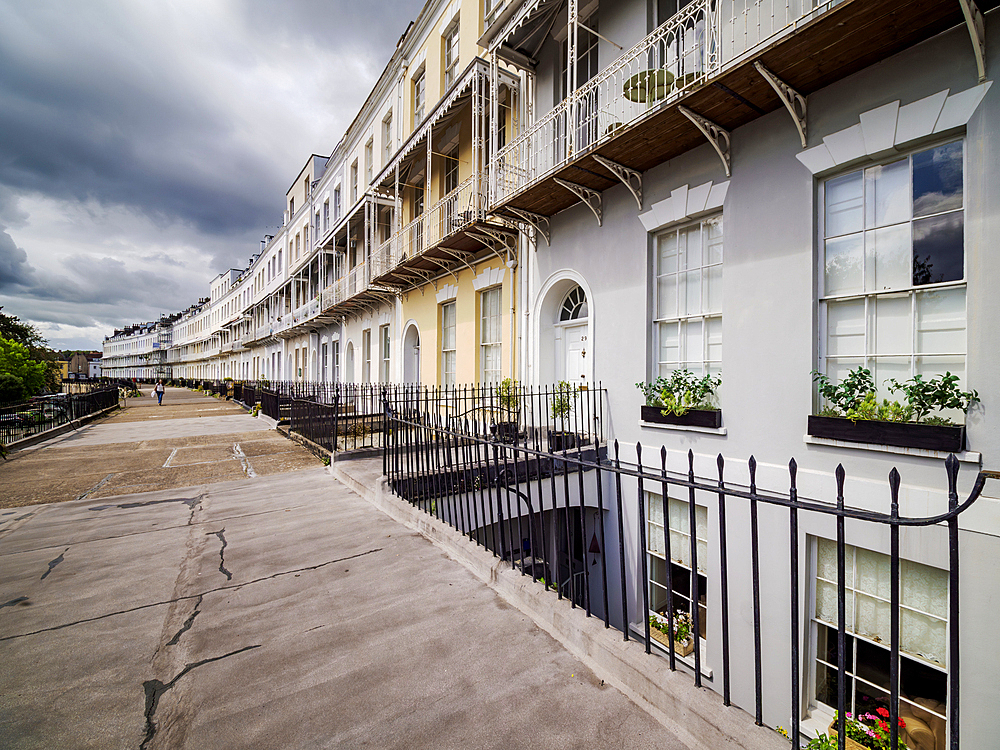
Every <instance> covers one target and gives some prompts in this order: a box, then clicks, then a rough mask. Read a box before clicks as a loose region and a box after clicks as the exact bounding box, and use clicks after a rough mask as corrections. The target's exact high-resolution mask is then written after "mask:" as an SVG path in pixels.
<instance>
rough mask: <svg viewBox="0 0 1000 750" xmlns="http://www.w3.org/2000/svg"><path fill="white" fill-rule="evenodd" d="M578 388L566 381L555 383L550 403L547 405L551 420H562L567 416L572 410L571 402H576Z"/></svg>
mask: <svg viewBox="0 0 1000 750" xmlns="http://www.w3.org/2000/svg"><path fill="white" fill-rule="evenodd" d="M578 391H579V388H577V386H575V385H573V384H572V383H570V382H568V381H566V380H560V381H559V382H558V383H556V387H555V390H554V391H553V392H552V402H551V403H550V404H549V411H550V412H552V418H553V419H559V420H563V419H565V418H566V417H568V416H569V413H570V412H571V411H572V410H573V402H574V401H576V397H577V392H578Z"/></svg>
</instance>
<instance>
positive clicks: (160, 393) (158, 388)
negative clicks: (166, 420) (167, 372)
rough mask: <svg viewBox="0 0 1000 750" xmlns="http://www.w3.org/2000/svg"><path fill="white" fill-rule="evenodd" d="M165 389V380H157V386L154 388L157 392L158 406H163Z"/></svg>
mask: <svg viewBox="0 0 1000 750" xmlns="http://www.w3.org/2000/svg"><path fill="white" fill-rule="evenodd" d="M165 390H166V389H165V388H164V387H163V381H162V380H157V381H156V386H155V387H154V388H153V391H154V392H155V393H156V405H157V406H163V391H165Z"/></svg>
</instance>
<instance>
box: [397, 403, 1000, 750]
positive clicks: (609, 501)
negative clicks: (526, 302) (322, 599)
mask: <svg viewBox="0 0 1000 750" xmlns="http://www.w3.org/2000/svg"><path fill="white" fill-rule="evenodd" d="M385 426H386V427H385V428H386V435H387V436H388V438H387V441H386V444H385V448H384V450H383V470H384V473H385V474H386V476H387V478H388V481H389V486H390V488H391V489H392V491H393V492H394V493H395V494H396V495H398V496H399V497H400V498H402V499H403V500H405V501H407V502H409V503H411V504H413V505H414V506H416V507H418V508H421V509H422V510H424V511H425V512H427V513H429V514H431V515H433V516H435V517H436V518H438V519H439V520H441V521H443V522H445V523H448V524H449V525H451V526H452V527H453V528H455V529H457V530H459V531H460V532H462V533H463V534H465V535H467V536H468V537H469V539H470V540H472V541H474V542H476V543H478V544H480V545H481V546H484V547H485V548H486V549H489V550H490V551H492V552H493V553H494V555H496V556H498V557H500V558H501V559H503V560H506V561H508V562H509V563H510V564H511V565H512V566H513V567H514V569H515V570H519V571H520V572H521V574H522V575H525V576H528V575H530V576H531V577H532V578H533V579H534V580H536V581H538V582H540V583H542V584H543V585H544V587H545V588H546V589H547V590H548V589H550V588H552V589H554V590H555V591H556V593H557V594H558V596H559V597H560V598H563V597H565V598H567V599H568V600H569V602H570V605H571V606H572V607H577V606H579V607H582V608H584V609H585V611H586V614H587V616H588V617H589V616H591V615H596V616H598V617H600V618H601V619H603V620H604V626H605V627H606V628H610V627H617V628H618V629H620V630H621V632H622V635H623V638H624V640H626V641H628V640H629V639H630V638H632V637H635V635H636V634H639V636H638V637H639V639H640V640H641V642H642V643H643V645H644V647H645V651H646V653H651V652H652V648H651V646H652V644H653V640H651V632H650V613H651V612H652V611H653V607H652V606H651V601H650V585H649V584H648V581H649V580H650V578H649V569H648V567H647V565H648V562H647V555H648V553H649V551H650V550H649V549H648V547H650V546H651V547H652V548H653V550H654V551H656V552H657V554H659V555H662V556H663V559H664V560H666V561H674V560H676V559H679V558H686V559H687V568H688V570H689V571H698V570H699V556H701V557H702V558H704V557H706V556H708V557H710V558H711V559H712V560H715V559H716V558H717V560H718V565H719V567H718V573H719V576H718V587H719V588H718V592H719V594H718V597H717V598H714V597H713V599H712V600H708V601H709V602H710V603H708V604H706V603H705V602H706V599H705V592H704V591H700V590H699V587H700V585H701V584H700V582H699V580H698V579H699V576H698V575H690V576H689V577H687V578H686V583H685V582H680V583H679V584H678V586H679V587H680V588H682V589H684V590H685V592H686V593H685V598H686V599H687V601H688V603H689V604H688V605H687V607H686V608H687V609H689V610H690V611H689V613H687V614H688V616H689V617H690V620H691V624H690V634H691V636H690V637H691V639H692V641H693V648H692V650H691V657H690V659H688V660H687V661H686V662H685V663H686V665H688V667H689V670H690V671H691V673H692V674H693V679H694V682H695V685H697V686H699V687H700V686H701V685H702V674H703V667H702V655H701V649H700V646H701V641H702V640H703V639H704V637H705V635H704V634H705V628H704V622H703V621H702V617H705V616H707V617H715V616H718V618H719V620H718V622H719V624H720V630H719V632H720V633H721V649H720V650H721V667H722V670H721V680H720V679H719V678H718V677H716V679H715V680H714V682H713V684H712V688H713V689H714V690H717V691H721V694H722V696H721V697H722V701H723V703H724V704H725V705H727V706H729V705H733V703H734V701H733V699H732V694H731V674H732V672H733V671H734V669H736V670H738V671H740V672H743V671H746V672H747V673H752V674H753V675H754V684H753V690H752V695H753V698H752V705H751V704H750V703H749V701H747V702H746V705H745V706H743V707H744V708H745V709H746V710H748V711H753V712H754V716H755V719H756V723H757V724H763V703H764V691H765V690H772V691H773V690H781V691H782V692H783V691H785V690H788V691H789V692H788V696H789V703H790V710H789V714H788V715H789V716H790V717H791V725H790V732H789V735H790V737H791V739H792V747H796V748H797V747H799V746H800V745H799V733H800V728H801V709H802V705H803V694H802V690H803V687H804V683H803V680H802V670H803V659H802V652H801V649H802V647H803V644H805V643H808V642H809V638H808V636H807V634H806V633H805V632H804V630H803V622H804V620H803V617H802V614H803V612H804V611H805V609H804V606H808V603H809V601H810V600H809V597H808V591H809V587H808V584H807V583H806V585H803V583H805V582H803V581H801V580H800V570H802V569H803V568H802V567H801V565H802V563H803V562H804V561H805V553H804V551H803V550H802V544H803V540H805V539H807V538H808V537H806V536H805V535H804V534H803V533H802V529H804V528H816V527H817V519H827V520H826V525H827V526H828V527H829V528H830V529H832V530H834V534H833V535H834V536H835V547H836V567H837V571H838V574H837V576H836V578H837V580H836V583H835V586H836V589H837V616H836V620H837V623H836V662H837V664H836V668H835V670H836V674H837V685H836V690H835V692H836V703H837V706H836V708H837V712H838V713H837V719H836V721H835V729H836V731H837V739H836V740H835V742H836V743H837V744H836V746H837V747H838V748H839V749H840V750H845V747H846V741H847V738H846V732H845V718H846V714H847V711H848V710H849V709H850V705H849V704H848V696H847V685H848V671H849V670H850V671H851V673H852V674H853V672H854V667H853V665H852V664H850V663H849V661H850V655H849V649H850V648H851V646H849V639H854V634H853V631H852V628H850V627H849V626H848V615H847V612H846V606H845V602H846V601H847V596H846V586H847V579H848V576H847V571H846V556H847V547H848V541H849V540H848V537H849V536H850V537H855V536H865V535H867V533H866V532H867V531H868V529H870V528H872V527H875V528H878V529H882V530H884V534H885V538H887V539H888V551H889V554H888V555H887V557H888V567H889V571H890V574H889V576H888V584H887V586H886V588H887V589H888V590H887V591H886V592H885V596H884V598H885V600H886V601H885V605H886V607H887V611H886V612H885V613H884V618H885V622H887V623H888V625H887V632H886V634H887V636H888V637H887V638H884V639H882V641H881V642H880V643H881V645H882V646H883V647H885V649H886V650H888V651H889V659H890V666H889V670H888V675H887V676H886V680H885V682H886V684H885V688H884V692H885V696H884V698H882V699H880V700H879V701H878V702H877V704H878V706H879V708H881V709H883V710H886V711H887V715H886V718H887V719H888V721H887V722H886V723H887V724H888V728H887V729H886V731H887V732H890V733H891V741H890V742H889V744H888V745H887V746H889V747H897V739H903V740H904V741H905V736H904V735H903V734H902V732H905V731H906V730H905V728H903V727H901V726H900V725H899V722H898V720H899V718H900V713H899V709H900V692H901V691H900V627H901V626H900V622H901V609H902V602H901V592H900V567H901V559H900V529H902V528H917V527H930V526H940V527H943V530H944V531H945V532H946V534H947V537H948V548H949V566H948V571H947V575H948V578H949V585H948V591H947V611H948V627H947V636H946V638H947V641H946V650H947V663H948V665H949V666H948V674H947V682H948V691H947V695H948V699H947V707H946V709H944V711H945V712H946V717H945V718H946V730H945V729H942V730H941V731H942V733H944V732H945V731H946V733H947V742H948V743H949V744H948V747H950V748H952V750H957V748H958V747H959V744H958V743H959V696H960V691H959V632H960V629H959V524H958V519H959V515H960V514H962V513H963V512H965V511H966V510H968V508H969V507H970V506H971V505H972V504H973V503H974V502H975V501H976V500H977V499H978V498H979V496H980V494H981V493H982V490H983V488H984V485H985V482H986V480H987V478H988V477H990V476H991V474H989V473H988V472H980V473H979V475H978V477H977V479H976V481H975V483H974V485H973V488H972V490H971V492H970V494H969V496H968V498H967V499H965V500H964V501H962V502H960V500H959V496H958V491H957V484H958V471H959V462H958V460H957V459H956V458H955V456H954V455H952V456H949V457H948V459H947V461H946V462H945V464H944V469H945V476H944V478H945V480H946V482H947V491H948V501H947V507H946V508H942V509H941V511H940V512H938V513H935V514H933V515H930V516H926V517H905V516H901V515H900V513H899V492H900V483H901V478H900V475H899V473H898V472H897V471H896V469H893V470H892V471H891V472H890V473H889V477H888V486H887V500H888V502H887V503H886V511H883V512H878V511H872V510H860V509H856V508H852V507H849V506H848V505H847V499H846V497H845V489H844V488H845V480H846V472H845V471H844V468H843V466H838V467H837V468H836V471H835V472H834V476H835V484H834V486H831V488H830V494H829V497H828V498H826V499H825V500H810V499H806V498H803V497H800V496H799V494H798V489H797V485H796V476H797V466H796V463H795V460H794V459H792V460H791V461H790V462H789V464H788V483H789V484H788V489H787V490H786V491H783V492H777V491H768V490H764V489H760V488H758V486H757V479H756V477H757V464H756V461H755V459H754V458H753V457H750V459H749V461H748V462H747V464H746V472H745V473H743V472H741V475H740V476H739V477H738V478H737V479H736V480H735V481H734V480H733V478H732V476H731V474H732V472H731V471H730V474H729V475H727V473H726V462H725V460H724V459H723V457H722V455H721V454H720V455H719V456H718V457H717V459H716V460H715V461H714V462H713V463H714V465H712V466H700V467H699V469H698V471H696V467H695V457H694V453H693V452H691V451H689V452H688V454H687V462H686V463H687V466H686V470H684V471H681V472H676V471H668V470H667V451H666V448H662V449H661V450H660V452H659V455H658V456H657V457H655V458H656V459H658V460H655V461H654V466H655V468H653V467H651V466H650V465H649V464H648V463H647V462H644V460H643V454H642V447H641V445H638V444H637V445H636V447H635V453H634V458H635V460H634V463H626V461H625V459H623V457H622V455H621V450H620V447H619V445H618V442H617V441H615V443H614V446H613V450H612V451H611V455H608V453H607V450H606V449H603V450H602V449H601V448H600V447H599V446H589V447H588V446H586V445H585V444H584V443H583V441H579V442H577V443H576V445H575V448H574V449H573V450H570V451H565V452H554V451H551V450H539V449H538V447H537V446H536V445H533V444H531V443H530V442H529V443H525V444H521V443H512V444H511V443H503V442H501V441H499V440H497V439H490V438H487V437H484V434H483V433H484V431H483V430H482V428H481V426H479V425H476V424H475V422H474V421H472V420H457V419H456V420H442V419H441V418H440V416H439V415H438V414H436V413H434V412H432V411H427V410H423V409H417V410H413V409H409V408H399V405H396V406H394V405H393V404H392V403H391V402H389V401H388V400H387V401H386V414H385ZM706 470H707V471H706ZM699 471H701V472H705V473H706V474H708V475H709V476H704V475H699V473H698V472H699ZM741 482H742V483H743V484H741ZM647 491H648V492H649V494H647ZM668 498H673V499H674V500H675V502H676V501H678V500H679V501H680V502H681V507H682V508H683V510H682V511H681V512H682V515H684V516H686V519H685V520H684V523H685V524H686V528H688V529H690V530H695V529H697V527H698V522H697V509H698V507H699V506H701V507H705V506H712V507H713V508H714V509H715V510H716V512H717V523H715V524H713V525H712V526H711V527H710V529H711V530H710V531H709V532H708V533H709V539H708V542H709V543H711V545H712V547H713V549H712V550H711V554H709V553H708V551H707V550H708V548H707V547H702V546H701V545H703V544H705V540H699V538H698V534H696V533H690V534H688V535H687V538H685V537H684V536H675V532H673V531H672V530H671V527H670V525H669V524H668V523H667V521H666V519H667V518H669V512H670V511H669V510H668ZM647 502H648V503H649V504H650V507H652V504H653V503H658V506H657V507H656V511H657V512H658V514H660V518H661V519H662V520H663V531H662V534H663V536H662V539H660V538H656V539H654V538H652V536H650V538H648V539H647V522H646V507H647ZM626 508H627V509H628V510H629V511H630V512H629V515H628V518H630V519H633V521H632V523H635V524H636V528H632V529H627V527H626V525H625V524H626V514H625V513H624V511H625V509H626ZM587 509H589V510H590V511H591V513H585V510H587ZM594 510H596V511H597V517H596V518H597V519H600V520H596V519H595V520H593V521H588V519H589V518H593V516H592V512H593V511H594ZM762 515H763V516H764V518H765V519H766V520H765V523H764V527H763V529H762V528H761V525H760V524H759V519H760V517H761V516H762ZM800 520H801V521H802V526H800ZM848 532H850V533H848ZM649 533H650V534H652V531H651V530H650V531H649ZM782 537H784V539H783V540H782V541H780V542H779V541H778V540H779V539H782ZM588 540H589V544H588ZM632 540H634V542H633V541H632ZM731 542H732V549H733V550H734V551H732V552H731V551H730V543H731ZM678 543H680V544H681V546H682V549H677V548H676V545H677V544H678ZM672 544H673V545H675V549H673V550H672V549H671V545H672ZM609 545H612V547H611V548H609ZM762 547H764V548H765V549H766V550H768V556H769V562H768V564H767V566H766V567H762V566H761V559H760V558H761V548H762ZM776 548H777V549H780V550H782V551H784V550H787V554H788V557H787V562H785V563H779V564H775V560H776V559H778V560H780V555H781V552H777V551H776ZM588 555H591V556H593V557H594V561H593V562H592V563H591V562H589V561H588V559H587V557H588ZM776 555H778V557H776ZM597 558H599V561H600V567H597V564H598V559H597ZM703 562H704V563H707V562H708V561H707V560H704V561H703ZM734 567H735V568H737V569H743V570H749V571H750V581H751V585H750V590H749V591H744V590H742V589H740V588H734V589H731V588H730V586H729V573H730V571H731V570H733V569H734ZM672 568H673V566H672V565H670V564H668V565H665V566H664V575H665V582H664V583H665V589H666V602H665V606H663V616H664V619H666V620H667V628H668V630H667V635H666V636H665V640H666V644H665V645H663V646H662V649H663V651H664V652H665V654H666V656H667V657H668V658H669V664H670V669H671V670H675V669H676V668H677V661H678V654H677V653H676V647H675V640H674V637H673V634H674V633H675V630H676V627H677V620H676V614H677V612H678V611H681V610H684V609H685V606H684V604H683V602H679V601H678V600H676V599H675V598H674V597H676V596H678V594H676V593H675V589H677V588H678V587H675V582H674V581H673V580H672V576H673V575H676V573H674V572H672ZM805 569H806V570H808V567H806V568H805ZM628 571H634V574H635V575H638V576H640V579H639V580H638V581H637V582H635V589H634V590H635V592H636V594H635V599H634V600H633V599H630V596H629V594H628V591H629V586H628V580H627V578H628V575H629V573H628ZM712 582H713V584H714V583H715V581H714V579H713V580H712ZM765 587H766V590H767V591H769V592H772V593H773V592H777V591H781V590H784V591H786V592H787V599H785V601H784V602H783V603H782V602H776V601H774V599H773V598H772V599H771V600H770V601H768V602H765V604H766V606H762V601H761V591H762V589H764V588H765ZM687 594H690V596H687ZM716 602H718V605H717V606H718V608H717V609H716ZM691 603H696V604H691ZM744 612H748V613H749V614H748V616H747V617H746V621H744V617H745V616H744ZM613 621H615V623H616V624H615V625H612V622H613ZM805 621H806V622H808V617H807V618H806V619H805ZM732 630H736V631H737V632H738V633H740V641H739V642H738V643H735V644H734V643H733V642H732V640H731V631H732ZM630 633H631V634H630ZM762 633H766V634H767V636H768V637H767V638H766V639H763V638H762ZM776 634H779V635H784V634H787V639H786V640H785V643H784V646H783V649H787V652H785V653H771V652H768V651H767V650H766V647H765V643H768V644H773V643H775V641H776ZM777 640H778V641H779V642H780V640H781V639H780V638H779V639H777ZM886 641H887V643H886ZM850 642H853V640H851V641H850ZM660 648H661V647H660V646H658V647H657V651H659V649H660ZM765 658H766V659H767V660H768V662H773V661H779V662H786V663H788V665H789V670H790V672H789V673H786V674H787V675H788V677H787V680H786V679H781V680H780V683H779V684H774V677H773V673H768V674H769V675H771V676H770V678H769V679H770V683H768V682H766V681H765V680H766V679H768V678H766V677H765V670H764V669H763V666H762V665H763V664H764V662H765ZM751 662H752V664H751ZM734 663H735V667H734ZM807 669H808V668H807ZM749 693H750V691H746V692H744V693H743V694H744V695H748V694H749ZM872 710H873V711H874V708H872ZM944 743H945V737H944V736H943V734H942V736H941V737H940V738H939V744H937V745H936V747H943V746H944Z"/></svg>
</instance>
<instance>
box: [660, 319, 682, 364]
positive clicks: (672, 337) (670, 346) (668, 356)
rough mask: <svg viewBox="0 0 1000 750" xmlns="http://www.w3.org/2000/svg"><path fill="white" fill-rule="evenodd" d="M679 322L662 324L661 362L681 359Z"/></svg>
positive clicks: (672, 361)
mask: <svg viewBox="0 0 1000 750" xmlns="http://www.w3.org/2000/svg"><path fill="white" fill-rule="evenodd" d="M679 325H680V324H679V323H661V324H660V362H668V363H676V362H679V361H680V351H681V350H680V338H679V333H678V326H679Z"/></svg>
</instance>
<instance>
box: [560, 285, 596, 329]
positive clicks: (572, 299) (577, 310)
mask: <svg viewBox="0 0 1000 750" xmlns="http://www.w3.org/2000/svg"><path fill="white" fill-rule="evenodd" d="M589 314H590V311H589V310H588V309H587V295H586V294H585V293H584V291H583V289H582V288H581V287H579V286H575V287H573V288H572V289H570V290H569V294H567V295H566V297H565V298H564V299H563V303H562V307H560V308H559V320H560V321H565V320H577V319H579V318H586V317H587V316H588V315H589Z"/></svg>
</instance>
